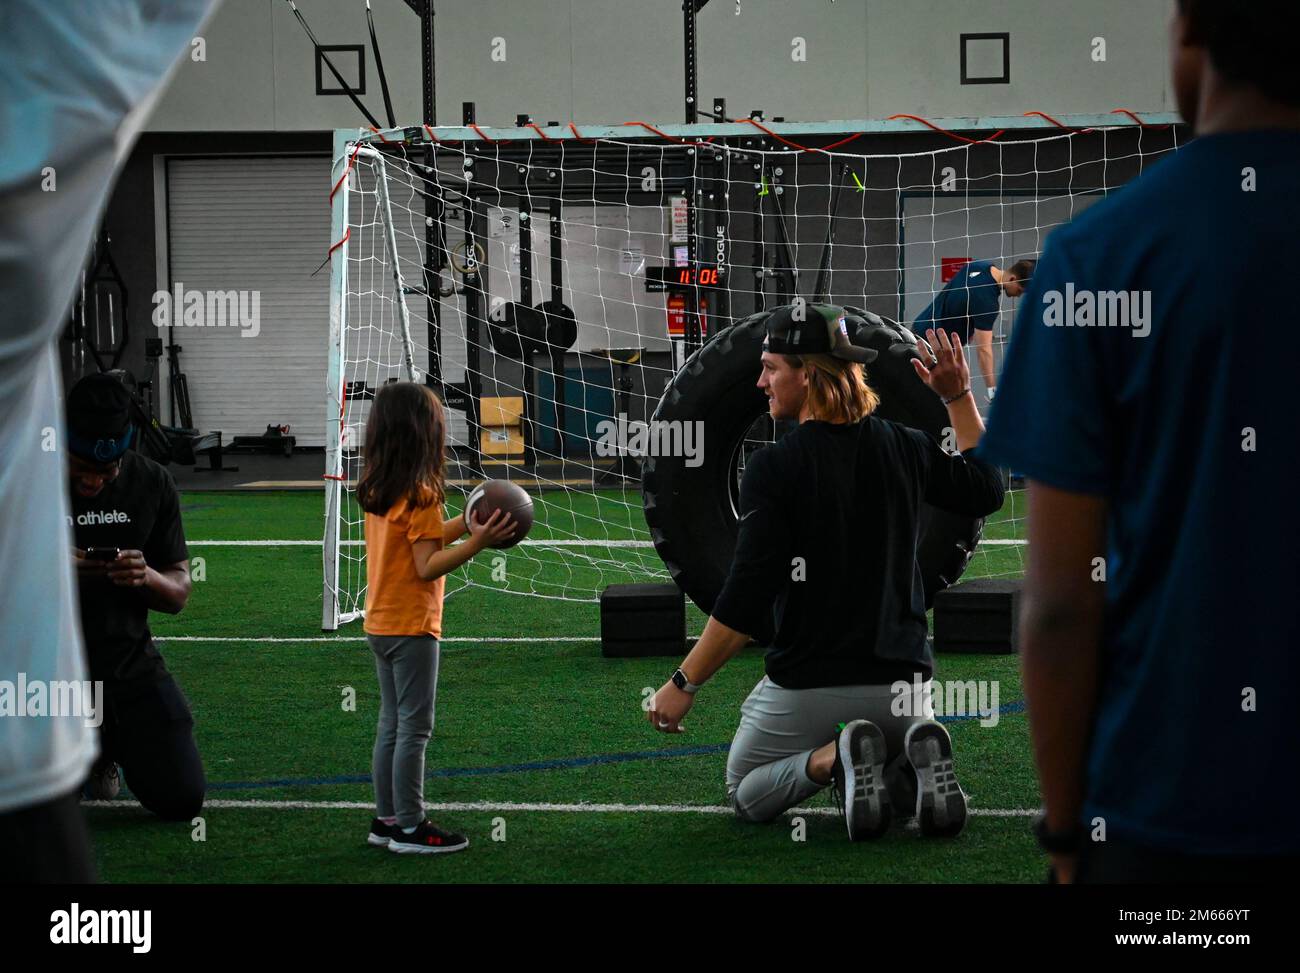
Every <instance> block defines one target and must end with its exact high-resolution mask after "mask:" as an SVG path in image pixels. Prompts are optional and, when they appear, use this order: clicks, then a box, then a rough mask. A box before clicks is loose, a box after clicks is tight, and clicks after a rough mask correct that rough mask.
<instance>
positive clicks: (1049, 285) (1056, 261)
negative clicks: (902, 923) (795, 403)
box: [980, 0, 1300, 882]
mask: <svg viewBox="0 0 1300 973" xmlns="http://www.w3.org/2000/svg"><path fill="white" fill-rule="evenodd" d="M1297 31H1300V6H1298V5H1294V4H1291V5H1285V6H1284V5H1274V4H1241V3H1229V2H1227V0H1180V2H1179V3H1178V7H1177V11H1176V13H1175V16H1174V21H1173V25H1172V34H1171V36H1172V67H1173V82H1174V90H1175V92H1176V94H1177V98H1178V106H1179V110H1180V111H1181V113H1182V115H1183V117H1184V118H1185V119H1187V120H1188V121H1190V122H1192V123H1193V127H1194V133H1195V135H1196V138H1194V139H1193V140H1192V141H1190V142H1189V143H1187V144H1186V145H1185V146H1184V147H1183V148H1181V149H1179V150H1178V151H1177V152H1176V153H1174V154H1172V155H1170V156H1168V157H1166V158H1165V159H1163V160H1162V161H1160V162H1159V163H1157V164H1156V165H1155V166H1153V167H1151V168H1150V169H1148V170H1147V171H1146V172H1145V173H1144V174H1143V175H1142V176H1141V177H1139V178H1138V179H1136V180H1134V181H1133V182H1132V183H1130V184H1129V185H1128V186H1126V187H1125V188H1123V189H1122V190H1120V191H1119V192H1117V193H1114V194H1112V195H1111V196H1110V197H1109V198H1108V199H1106V200H1104V201H1102V202H1100V203H1098V204H1097V205H1096V206H1095V207H1093V208H1091V209H1089V210H1088V211H1086V212H1085V213H1083V214H1081V215H1080V216H1078V217H1077V218H1076V219H1075V220H1074V221H1073V222H1071V223H1069V224H1067V225H1065V226H1062V227H1061V228H1060V229H1058V230H1057V231H1056V232H1054V233H1053V234H1052V235H1051V236H1050V237H1049V238H1048V240H1047V245H1046V249H1045V251H1044V253H1043V255H1042V259H1041V261H1040V264H1039V267H1038V269H1037V272H1036V273H1035V274H1034V279H1033V282H1032V284H1031V285H1030V286H1029V288H1028V289H1027V291H1026V294H1025V297H1024V300H1023V305H1022V307H1021V309H1020V316H1019V319H1018V320H1017V322H1016V327H1015V329H1014V331H1013V335H1012V339H1011V343H1010V346H1009V348H1008V352H1007V358H1006V361H1005V363H1004V369H1003V374H1002V381H1001V384H1000V385H999V395H998V397H997V399H996V401H995V402H994V404H993V409H992V415H991V418H990V424H989V430H988V433H987V435H986V436H985V437H984V440H983V441H982V443H981V447H980V453H981V455H982V456H983V457H984V458H986V459H988V460H989V461H991V462H995V463H999V464H1002V465H1012V464H1014V466H1015V467H1016V468H1017V469H1019V470H1021V471H1023V472H1024V475H1025V478H1026V483H1027V490H1028V521H1027V530H1028V539H1029V545H1028V553H1027V560H1026V572H1025V587H1024V592H1023V601H1022V605H1023V611H1022V614H1021V619H1020V639H1021V654H1022V665H1023V675H1024V687H1025V697H1026V701H1027V704H1028V712H1029V720H1030V728H1031V733H1032V737H1033V746H1034V756H1035V761H1036V763H1037V766H1038V775H1039V780H1040V784H1041V788H1042V798H1043V804H1044V815H1043V816H1042V817H1041V818H1040V819H1039V822H1038V824H1037V825H1036V830H1037V832H1038V837H1039V840H1040V843H1041V844H1042V845H1043V846H1044V848H1045V849H1046V850H1047V851H1048V853H1049V854H1050V855H1051V860H1052V864H1053V871H1054V874H1055V876H1056V878H1057V879H1058V880H1059V881H1062V882H1070V881H1083V882H1120V881H1142V882H1154V881H1204V880H1211V881H1242V880H1270V879H1271V880H1279V879H1282V878H1284V877H1285V878H1286V879H1289V878H1290V877H1291V874H1292V870H1293V869H1294V868H1295V866H1296V864H1297V863H1300V830H1297V828H1296V826H1295V823H1294V822H1293V821H1292V820H1291V817H1290V811H1291V810H1292V809H1293V808H1295V807H1297V806H1300V783H1298V782H1297V775H1296V773H1295V769H1294V767H1293V766H1292V764H1293V760H1292V755H1293V751H1294V743H1295V740H1296V729H1295V717H1294V714H1293V712H1292V710H1291V706H1292V700H1291V693H1292V692H1293V690H1294V687H1295V686H1297V685H1298V684H1300V622H1298V621H1297V613H1296V611H1295V606H1294V599H1295V593H1296V591H1297V590H1300V556H1297V552H1296V528H1295V524H1294V522H1293V521H1292V520H1291V517H1292V515H1293V512H1294V510H1295V496H1296V490H1295V485H1294V484H1295V480H1294V474H1293V472H1292V471H1293V470H1294V464H1295V459H1294V455H1295V436H1294V432H1293V430H1292V428H1291V427H1292V421H1291V414H1292V412H1293V411H1294V404H1293V399H1294V396H1295V390H1294V388H1293V387H1291V386H1290V385H1289V383H1288V382H1287V381H1286V379H1285V375H1286V366H1285V360H1286V358H1285V356H1286V354H1287V352H1286V348H1287V347H1288V346H1287V344H1286V343H1285V338H1281V335H1280V333H1267V332H1265V333H1261V331H1260V330H1259V327H1258V323H1259V322H1260V321H1279V322H1280V321H1284V320H1287V318H1286V314H1285V313H1283V314H1282V317H1279V312H1284V311H1285V309H1287V308H1291V307H1293V306H1294V290H1295V283H1294V275H1293V273H1292V268H1291V266H1290V264H1291V262H1292V252H1293V249H1294V235H1295V227H1296V226H1297V225H1300V193H1297V191H1296V176H1297V173H1300V72H1297V71H1296V70H1295V68H1294V63H1293V61H1292V58H1291V54H1292V52H1291V50H1290V48H1291V46H1292V45H1293V43H1294V40H1293V39H1294V37H1295V36H1296V33H1297ZM1279 338H1281V340H1279ZM1276 358H1280V359H1282V360H1281V361H1276V362H1275V359H1276Z"/></svg>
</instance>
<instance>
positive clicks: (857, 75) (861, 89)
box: [149, 0, 1173, 131]
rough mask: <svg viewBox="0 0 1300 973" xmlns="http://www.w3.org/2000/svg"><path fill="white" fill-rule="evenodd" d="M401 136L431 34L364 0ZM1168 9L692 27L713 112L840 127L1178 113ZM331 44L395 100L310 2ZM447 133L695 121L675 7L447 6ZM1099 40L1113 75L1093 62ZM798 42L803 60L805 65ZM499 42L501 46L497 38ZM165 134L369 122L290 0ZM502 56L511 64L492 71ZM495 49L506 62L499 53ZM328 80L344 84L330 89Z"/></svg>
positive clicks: (351, 0)
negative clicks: (993, 60) (468, 104)
mask: <svg viewBox="0 0 1300 973" xmlns="http://www.w3.org/2000/svg"><path fill="white" fill-rule="evenodd" d="M371 4H372V7H373V9H374V16H375V23H376V29H377V31H378V34H379V39H380V45H381V46H380V50H381V53H382V55H383V57H384V66H385V68H386V70H387V73H388V77H389V82H390V86H391V88H392V93H393V100H394V106H395V112H396V115H397V120H398V124H399V125H405V124H414V123H417V122H419V121H422V119H421V117H420V115H421V87H420V37H419V20H418V18H417V17H416V16H415V14H414V13H413V12H412V11H411V9H410V8H409V7H408V6H407V5H406V3H405V2H404V0H371ZM1171 6H1172V0H1143V2H1141V3H1133V2H1131V0H1088V2H1086V3H1079V2H1077V0H906V2H903V0H838V2H832V0H742V4H741V12H740V15H739V16H737V15H736V12H735V10H736V8H735V3H734V2H733V0H713V2H712V3H710V4H709V5H708V6H707V7H706V8H705V9H704V10H703V11H701V13H700V15H699V50H700V66H699V74H700V91H701V102H702V106H703V107H706V108H708V107H711V105H712V99H713V98H714V97H715V96H717V97H725V98H726V99H727V101H728V110H729V111H730V112H731V114H732V115H733V116H734V115H744V114H747V113H748V111H749V110H750V109H751V108H762V109H764V110H765V111H766V112H767V115H768V117H769V118H770V117H772V116H773V115H783V116H785V117H786V118H788V119H790V120H797V119H798V120H827V119H837V118H846V119H856V118H875V117H884V116H887V115H891V114H895V113H902V112H905V113H911V114H919V115H925V116H930V117H945V116H947V117H951V116H977V115H990V114H1013V115H1014V114H1020V113H1022V112H1025V111H1030V110H1033V109H1038V110H1041V111H1045V112H1048V113H1052V114H1058V113H1060V114H1069V113H1075V112H1106V111H1109V110H1110V109H1112V108H1116V107H1124V108H1130V109H1133V110H1135V111H1139V112H1159V111H1170V110H1172V109H1173V105H1172V101H1171V98H1170V95H1169V90H1168V82H1167V80H1166V75H1167V74H1168V69H1167V55H1166V45H1167V41H1166V33H1167V31H1166V25H1167V22H1168V17H1169V11H1170V9H1171ZM299 9H300V10H301V11H302V12H303V14H304V16H305V17H306V18H307V21H308V23H309V24H310V25H311V27H312V29H313V31H314V32H315V34H316V35H317V38H318V39H319V41H320V42H321V43H322V44H326V45H329V44H359V45H362V46H363V47H364V48H365V49H366V50H365V61H366V65H365V69H366V70H365V74H366V77H365V82H366V94H365V96H364V101H365V102H366V104H367V105H368V106H369V108H370V110H371V112H372V113H373V114H374V115H375V116H376V117H378V118H379V119H380V120H381V122H382V121H383V119H384V115H383V100H382V98H381V96H380V91H379V84H378V78H377V75H376V73H375V70H374V63H373V60H372V55H371V52H370V49H369V35H368V33H367V30H366V20H365V7H364V4H363V3H362V2H360V0H301V2H300V3H299ZM435 9H436V10H437V16H436V18H435V22H436V25H437V87H438V121H439V122H441V123H442V124H459V122H460V118H461V102H463V101H470V100H472V101H475V102H476V103H477V104H478V109H479V121H480V123H481V124H491V125H511V124H513V123H514V116H515V114H516V113H518V112H528V113H531V114H532V116H533V118H534V120H536V121H538V122H539V123H544V122H546V121H548V120H559V121H564V122H568V121H571V120H572V121H578V122H589V123H591V122H609V123H617V122H622V121H628V120H647V121H654V122H680V121H682V120H683V104H682V101H683V94H684V93H683V87H682V63H683V51H682V26H681V21H682V18H681V2H680V0H473V2H459V3H452V2H448V0H443V2H441V3H437V4H436V6H435ZM999 31H1006V32H1009V33H1010V34H1011V55H1010V59H1011V71H1010V76H1011V81H1010V83H1009V84H997V85H992V84H967V85H963V84H961V83H960V58H959V53H960V43H959V35H960V34H961V33H963V32H965V33H986V32H999ZM1094 37H1103V38H1105V40H1106V60H1105V61H1104V62H1097V61H1094V60H1093V59H1092V56H1091V55H1092V50H1093V46H1092V41H1093V38H1094ZM796 38H802V40H803V43H804V46H805V49H806V55H807V59H806V60H804V61H795V60H793V59H792V54H793V52H794V43H795V39H796ZM497 39H500V40H499V41H498V40H497ZM204 41H205V44H206V51H205V54H206V60H205V61H203V62H195V61H192V60H191V61H187V62H185V63H184V64H183V65H182V67H181V70H180V72H179V74H178V76H177V78H176V80H175V82H174V84H173V85H172V87H171V89H170V90H169V91H168V92H167V94H166V95H165V96H164V98H163V99H162V101H161V103H160V105H159V106H158V108H157V110H156V112H155V114H154V116H153V118H152V120H151V123H150V126H149V127H150V129H151V130H153V131H226V130H238V131H274V130H279V131H292V130H325V129H332V128H340V127H351V126H354V125H359V124H363V123H364V122H363V119H362V117H361V116H360V114H359V113H358V112H357V111H356V109H355V108H354V107H353V106H352V104H351V102H350V101H349V100H348V99H347V98H346V97H344V96H341V95H332V96H318V95H316V94H315V59H314V52H313V49H312V46H311V42H310V41H309V40H308V38H307V36H306V34H305V33H304V32H303V30H302V28H301V27H300V26H299V24H298V23H297V21H296V20H295V19H294V16H293V14H292V12H291V11H290V9H289V6H288V4H286V3H285V2H284V0H225V4H224V6H223V7H222V8H221V9H220V10H219V11H218V12H217V14H216V15H215V17H214V18H213V20H212V22H211V23H210V24H209V25H208V27H207V28H206V30H205V32H204ZM502 43H504V55H505V59H504V60H495V59H494V58H493V52H494V50H496V51H498V52H500V51H501V50H502V48H501V47H500V44H502ZM494 45H496V46H495V47H494ZM326 81H327V83H330V84H332V83H333V79H332V78H330V77H329V76H328V74H327V75H326Z"/></svg>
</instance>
